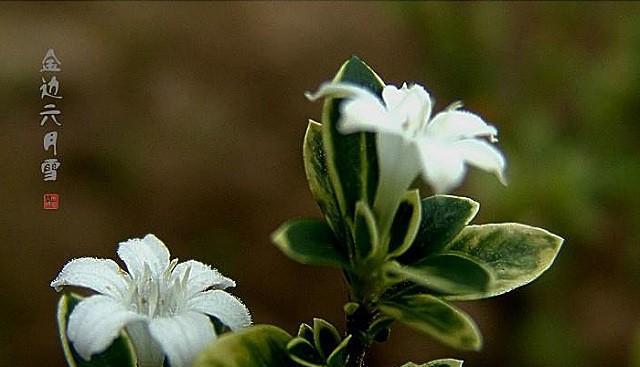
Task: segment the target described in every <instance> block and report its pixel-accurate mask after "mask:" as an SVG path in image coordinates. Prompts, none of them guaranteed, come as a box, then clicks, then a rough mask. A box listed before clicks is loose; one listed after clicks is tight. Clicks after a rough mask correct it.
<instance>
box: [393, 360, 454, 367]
mask: <svg viewBox="0 0 640 367" xmlns="http://www.w3.org/2000/svg"><path fill="white" fill-rule="evenodd" d="M462 363H463V361H461V360H458V359H450V358H447V359H438V360H435V361H431V362H427V363H424V364H415V363H413V362H409V363H405V364H403V365H402V367H461V366H462Z"/></svg>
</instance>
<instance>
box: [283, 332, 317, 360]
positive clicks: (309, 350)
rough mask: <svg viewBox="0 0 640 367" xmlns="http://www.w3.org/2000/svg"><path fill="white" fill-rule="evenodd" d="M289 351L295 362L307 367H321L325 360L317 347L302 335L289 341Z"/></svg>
mask: <svg viewBox="0 0 640 367" xmlns="http://www.w3.org/2000/svg"><path fill="white" fill-rule="evenodd" d="M287 353H289V357H290V358H291V359H292V360H293V361H294V362H296V363H297V364H299V365H302V366H305V367H321V366H323V365H324V360H323V359H322V357H321V356H320V354H318V351H317V350H316V348H314V347H313V345H311V343H309V342H308V341H307V340H306V339H304V338H301V337H295V338H293V339H291V341H289V343H288V344H287Z"/></svg>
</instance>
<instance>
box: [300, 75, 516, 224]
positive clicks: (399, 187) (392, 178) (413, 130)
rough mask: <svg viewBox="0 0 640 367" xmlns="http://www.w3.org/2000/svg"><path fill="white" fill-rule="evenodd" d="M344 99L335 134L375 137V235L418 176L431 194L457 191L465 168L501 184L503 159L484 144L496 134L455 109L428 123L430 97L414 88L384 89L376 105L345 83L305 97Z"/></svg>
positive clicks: (374, 100)
mask: <svg viewBox="0 0 640 367" xmlns="http://www.w3.org/2000/svg"><path fill="white" fill-rule="evenodd" d="M320 97H331V98H345V99H346V101H345V102H344V103H343V104H342V105H341V119H340V121H339V122H338V129H339V131H340V132H341V133H343V134H350V133H354V132H371V133H376V134H377V136H376V144H377V149H378V161H379V170H380V180H379V186H378V192H377V194H376V199H375V203H374V210H375V211H376V212H377V214H378V215H379V216H380V217H382V218H380V221H381V222H383V223H382V224H381V230H382V231H383V232H382V233H384V228H385V227H386V228H388V227H389V226H390V225H391V220H392V219H393V215H394V214H395V211H396V209H397V205H398V201H399V199H400V198H401V197H402V195H404V193H405V191H406V190H407V189H408V188H409V186H410V185H411V182H412V181H413V180H414V179H415V178H416V177H417V176H418V175H419V174H421V175H422V177H423V179H424V180H425V181H426V182H428V183H429V184H430V185H431V186H432V187H433V189H434V191H435V192H436V193H444V192H447V191H449V190H451V189H453V188H454V187H456V186H458V185H459V184H460V183H461V182H462V179H463V178H464V175H465V173H466V164H471V165H474V166H476V167H478V168H481V169H483V170H486V171H490V172H493V173H495V174H496V175H497V176H498V178H499V179H500V181H501V182H503V183H504V176H503V172H504V168H505V160H504V157H503V156H502V153H500V151H498V150H497V149H496V148H495V147H493V146H492V145H491V144H489V143H488V142H487V141H486V140H485V139H482V138H488V139H489V140H490V142H495V141H497V140H496V135H497V130H496V128H495V127H493V126H491V125H488V124H486V123H485V122H484V121H483V120H482V118H480V117H479V116H477V115H475V114H473V113H471V112H467V111H462V110H460V109H459V107H461V105H460V104H457V105H453V106H452V107H450V108H449V109H447V110H445V111H443V112H440V113H438V114H436V115H435V116H434V117H433V118H431V107H432V102H431V97H430V96H429V94H428V93H427V92H426V91H425V89H424V88H423V87H422V86H420V85H417V84H414V85H412V86H411V87H408V86H407V85H406V83H405V84H403V86H402V88H400V89H398V88H397V87H395V86H393V85H387V86H385V87H384V89H383V90H382V100H380V98H378V96H376V95H374V94H373V93H371V92H369V91H368V90H366V89H364V88H361V87H358V86H355V85H353V84H347V83H336V82H333V83H326V84H324V85H322V86H321V87H320V89H319V90H318V91H317V92H316V93H315V94H310V93H307V98H309V99H310V100H315V99H318V98H320Z"/></svg>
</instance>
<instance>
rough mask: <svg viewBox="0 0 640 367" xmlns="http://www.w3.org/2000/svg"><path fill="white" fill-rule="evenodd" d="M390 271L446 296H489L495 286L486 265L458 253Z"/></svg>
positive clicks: (428, 258)
mask: <svg viewBox="0 0 640 367" xmlns="http://www.w3.org/2000/svg"><path fill="white" fill-rule="evenodd" d="M387 270H388V271H389V272H390V273H392V274H394V275H398V276H401V277H403V278H404V279H407V280H410V281H412V282H414V283H416V284H418V285H420V286H422V287H425V288H427V289H431V290H434V291H437V292H438V293H442V294H455V295H466V294H475V293H478V292H486V291H487V289H488V288H489V286H490V283H491V273H490V272H489V270H488V269H486V268H485V266H484V265H482V264H479V263H478V262H476V261H474V260H473V259H471V258H468V257H466V256H464V255H461V254H457V253H442V254H438V255H434V256H429V257H427V258H426V259H424V260H423V261H421V262H419V263H417V264H413V265H411V266H400V265H398V264H397V263H395V264H394V263H388V266H387Z"/></svg>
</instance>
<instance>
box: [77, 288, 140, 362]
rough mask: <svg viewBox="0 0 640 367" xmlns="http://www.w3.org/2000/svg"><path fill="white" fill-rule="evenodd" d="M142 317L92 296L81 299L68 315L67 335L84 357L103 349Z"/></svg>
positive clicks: (123, 307) (102, 297) (109, 301)
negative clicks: (128, 325) (124, 328)
mask: <svg viewBox="0 0 640 367" xmlns="http://www.w3.org/2000/svg"><path fill="white" fill-rule="evenodd" d="M135 320H144V317H143V316H141V315H139V314H137V313H135V312H133V311H129V310H128V309H127V308H126V307H125V306H124V305H123V304H121V303H118V302H116V301H115V300H114V299H113V298H111V297H109V296H103V295H95V296H91V297H89V298H86V299H84V300H82V301H81V302H80V303H78V305H77V306H76V307H75V308H74V309H73V311H72V312H71V315H70V316H69V324H68V326H67V336H68V337H69V340H70V341H71V342H72V343H73V346H74V347H75V349H76V351H78V354H80V356H81V357H82V358H84V359H85V360H89V358H91V355H93V354H96V353H101V352H103V351H105V350H106V349H107V348H108V347H109V346H110V345H111V343H112V342H113V340H114V339H115V338H116V337H117V336H118V333H119V332H120V330H122V328H123V327H124V326H125V325H126V324H128V323H129V322H132V321H135Z"/></svg>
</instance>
